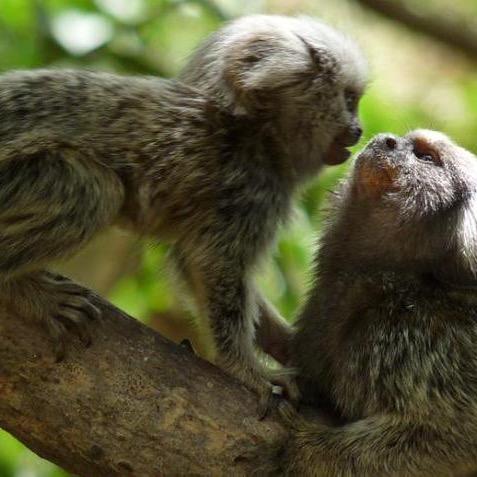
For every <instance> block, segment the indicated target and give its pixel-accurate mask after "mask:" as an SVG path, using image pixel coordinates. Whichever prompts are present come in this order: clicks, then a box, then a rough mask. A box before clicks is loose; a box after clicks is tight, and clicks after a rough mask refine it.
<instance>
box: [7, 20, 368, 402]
mask: <svg viewBox="0 0 477 477" xmlns="http://www.w3.org/2000/svg"><path fill="white" fill-rule="evenodd" d="M232 40H233V41H232ZM341 43H343V46H340V45H341ZM345 45H346V47H345ZM349 45H352V43H350V42H349V41H348V40H345V39H344V38H342V36H341V35H340V34H338V33H337V32H334V31H333V30H331V29H330V28H328V27H325V26H324V25H322V24H321V23H316V22H313V21H312V20H309V19H305V20H298V19H286V18H281V17H277V18H275V17H252V18H249V19H241V20H238V21H237V22H233V23H232V24H230V25H228V26H226V27H225V28H224V29H222V30H221V31H219V32H218V33H216V34H215V35H213V36H212V38H211V39H210V40H208V41H206V43H205V45H204V46H203V47H201V48H200V49H199V51H198V52H197V54H196V55H195V56H194V57H193V58H192V59H191V63H190V65H189V66H188V67H187V68H186V70H185V72H184V74H183V75H182V79H183V80H184V81H186V82H188V83H191V84H193V85H195V86H197V87H198V89H199V90H200V91H198V90H197V89H194V88H192V87H190V86H187V85H185V84H182V83H179V82H176V81H166V80H159V79H155V78H136V77H121V76H116V75H111V74H103V73H91V72H85V71H54V70H51V71H45V70H44V71H31V72H13V73H7V74H4V75H2V76H0V224H1V229H0V230H1V233H0V244H1V246H2V251H3V252H2V256H1V257H0V278H1V279H2V281H3V283H4V284H3V285H2V290H3V291H4V293H3V295H4V296H5V298H6V299H7V301H8V303H10V305H11V306H12V307H16V309H18V311H19V312H21V314H24V315H28V316H34V317H36V318H41V319H42V320H43V321H44V322H45V323H47V324H48V326H49V329H50V332H52V335H53V336H54V337H55V338H56V339H57V341H58V342H60V343H61V342H62V341H63V336H64V332H65V328H64V325H65V323H66V324H67V325H68V326H69V325H72V324H73V325H74V326H77V327H79V328H80V329H83V323H84V322H85V316H88V315H91V314H94V310H92V309H91V306H90V305H89V304H88V301H87V297H86V298H85V297H82V298H81V299H80V298H79V297H78V291H77V290H74V289H73V290H71V286H70V285H68V286H66V285H65V284H64V283H63V281H62V280H61V279H59V281H58V280H56V278H54V277H52V276H51V275H50V274H48V273H46V272H43V271H42V270H43V269H44V267H45V266H47V264H48V263H49V262H50V261H51V260H54V259H56V258H59V257H63V256H65V255H68V254H70V253H72V252H74V251H75V250H77V249H78V248H79V247H81V246H82V245H83V244H84V243H86V242H87V241H88V240H89V239H90V238H91V237H92V236H93V235H94V234H95V233H97V232H98V231H99V230H101V229H102V228H104V227H106V226H108V225H109V224H112V223H120V224H122V225H124V226H127V227H130V228H132V229H134V230H137V231H138V232H139V233H141V234H143V235H148V236H152V237H156V238H158V239H160V240H165V241H167V242H169V243H170V244H171V245H172V247H173V256H174V258H175V261H176V263H177V268H178V269H179V270H180V272H181V274H182V276H183V277H184V280H185V282H186V284H187V286H188V288H189V289H190V290H191V291H192V293H193V295H194V297H195V299H196V303H197V305H198V309H199V311H200V314H201V316H202V317H203V318H204V321H205V323H206V324H207V325H208V326H209V327H210V328H211V330H212V333H213V336H214V340H215V344H216V351H217V357H216V362H217V363H218V364H219V365H220V366H222V367H223V368H224V369H225V370H227V371H228V372H229V373H231V374H233V375H234V376H236V377H238V378H239V379H241V380H242V381H243V382H244V383H245V384H247V385H248V386H249V387H250V388H252V389H254V390H256V391H257V392H258V393H259V394H260V395H261V396H262V397H264V398H266V397H267V396H268V395H269V394H270V392H271V385H270V382H269V380H270V373H269V372H268V371H267V370H266V369H264V368H263V367H262V366H261V364H260V363H259V361H258V359H257V358H256V357H255V354H254V349H253V341H254V321H255V318H256V315H257V314H258V313H260V314H261V315H262V316H265V317H268V318H269V322H270V323H274V324H277V323H279V325H277V326H276V328H277V329H279V328H280V326H281V327H282V328H283V329H285V327H284V325H283V322H280V319H279V316H278V315H277V314H276V312H275V311H274V310H273V308H271V307H270V306H269V305H268V304H267V303H266V301H265V300H264V299H263V298H262V297H261V295H260V293H259V292H258V291H257V290H256V289H255V286H254V285H253V281H252V271H253V266H254V265H255V264H256V263H257V260H258V259H259V258H260V257H261V256H262V255H263V254H264V252H265V251H266V250H267V249H268V248H269V245H270V244H271V243H272V242H273V238H274V236H275V232H276V229H277V227H278V226H279V224H280V223H282V222H283V221H285V219H286V217H287V215H288V212H289V209H290V204H291V200H292V196H293V194H294V192H295V190H296V189H297V187H298V186H299V185H300V184H301V183H303V181H304V180H305V179H308V178H309V177H311V176H312V175H314V174H315V173H316V172H318V171H319V169H320V168H321V166H322V164H323V163H326V162H330V163H333V162H339V161H342V160H345V159H346V158H347V156H348V151H347V150H346V147H347V146H349V145H351V144H353V143H355V142H356V141H357V140H358V139H359V136H360V129H359V123H358V120H357V104H358V100H359V96H360V95H361V93H362V89H363V87H364V78H363V75H364V73H363V68H364V67H363V63H364V62H363V60H362V57H361V55H360V54H359V53H358V51H357V50H356V49H355V47H354V46H353V47H352V48H351V46H349ZM348 47H349V48H348ZM211 68H212V69H213V70H214V74H213V75H212V76H207V75H206V73H207V74H209V73H210V72H211ZM68 290H70V293H69V292H68ZM280 323H281V324H280Z"/></svg>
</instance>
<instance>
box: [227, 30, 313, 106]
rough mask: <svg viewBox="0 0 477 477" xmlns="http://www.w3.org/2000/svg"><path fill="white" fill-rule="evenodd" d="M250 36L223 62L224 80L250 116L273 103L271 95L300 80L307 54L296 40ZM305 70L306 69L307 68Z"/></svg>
mask: <svg viewBox="0 0 477 477" xmlns="http://www.w3.org/2000/svg"><path fill="white" fill-rule="evenodd" d="M292 38H293V39H294V41H290V39H288V38H282V37H273V35H271V34H267V35H265V34H263V33H260V34H258V33H255V34H254V33H250V34H247V35H245V36H244V37H243V38H240V39H238V40H237V41H236V43H235V44H234V46H233V48H231V50H230V51H229V53H228V55H227V56H226V58H225V67H224V79H225V81H226V83H227V84H228V85H229V87H230V89H231V90H232V93H233V95H234V98H235V100H236V102H237V103H238V104H239V105H240V106H241V107H242V108H244V109H245V111H248V112H251V111H253V110H254V109H257V108H258V109H259V108H261V107H263V106H264V105H265V103H266V102H267V101H272V100H273V97H274V95H273V92H274V91H278V90H279V89H280V88H283V87H285V86H287V85H289V84H292V83H293V82H295V83H296V82H299V81H300V80H302V79H301V78H300V74H303V73H304V72H306V71H307V69H309V65H310V53H309V52H308V50H307V49H306V47H305V45H304V44H303V42H302V41H301V40H300V39H299V38H298V37H296V36H293V37H292ZM307 66H308V68H307Z"/></svg>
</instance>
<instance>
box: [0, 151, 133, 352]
mask: <svg viewBox="0 0 477 477" xmlns="http://www.w3.org/2000/svg"><path fill="white" fill-rule="evenodd" d="M123 195H124V191H123V187H122V185H121V183H120V181H119V178H118V177H117V176H116V175H115V173H114V172H112V171H111V170H109V169H107V168H106V167H105V166H102V165H100V164H97V163H96V162H94V160H92V159H91V158H88V159H87V164H86V160H85V159H84V158H83V157H81V156H80V155H79V154H77V153H76V152H75V151H73V150H71V149H67V150H66V149H65V150H58V151H39V152H38V153H37V154H34V155H30V156H27V157H14V158H12V159H7V160H4V161H1V160H0V248H1V250H2V254H1V256H0V301H1V302H3V304H4V305H5V306H7V307H8V309H9V310H10V311H11V312H13V313H16V314H18V315H19V316H21V317H25V318H29V319H35V320H39V321H41V323H42V324H43V326H45V328H46V329H47V331H48V333H49V335H50V337H51V338H52V339H53V341H54V343H55V344H54V346H55V351H56V355H57V358H58V359H61V358H62V357H63V355H64V348H65V338H66V332H67V330H68V329H74V330H76V331H77V332H78V334H79V335H80V337H81V338H82V340H83V341H84V342H85V343H88V342H89V340H90V338H89V334H88V332H87V326H86V323H87V322H88V321H89V320H90V318H94V317H97V316H98V314H99V311H98V310H97V308H96V307H95V306H94V305H93V304H91V303H90V297H89V296H88V295H87V292H85V290H84V289H83V288H82V287H80V286H78V285H76V284H74V283H73V282H71V281H69V280H68V279H66V278H63V277H61V276H59V275H55V274H53V273H50V272H47V271H45V270H44V267H45V266H46V265H47V264H48V263H49V262H51V261H53V260H55V259H59V258H61V257H65V256H68V255H70V254H71V253H73V252H74V251H76V250H77V249H79V248H80V247H81V246H82V245H84V244H85V243H86V242H88V241H89V239H91V238H92V236H93V235H94V234H95V233H96V232H97V231H98V230H99V229H101V228H104V227H105V226H107V225H109V224H110V223H111V222H112V221H113V220H114V219H115V218H116V216H117V214H118V212H119V209H120V207H121V205H122V202H123Z"/></svg>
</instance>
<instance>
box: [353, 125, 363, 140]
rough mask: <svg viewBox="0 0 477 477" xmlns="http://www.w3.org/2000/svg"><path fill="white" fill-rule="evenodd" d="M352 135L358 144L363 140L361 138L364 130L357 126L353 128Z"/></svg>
mask: <svg viewBox="0 0 477 477" xmlns="http://www.w3.org/2000/svg"><path fill="white" fill-rule="evenodd" d="M351 135H352V136H353V140H354V142H355V144H356V143H357V142H358V141H359V140H360V139H361V136H362V135H363V129H362V128H361V126H355V127H354V128H352V129H351Z"/></svg>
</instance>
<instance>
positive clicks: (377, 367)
mask: <svg viewBox="0 0 477 477" xmlns="http://www.w3.org/2000/svg"><path fill="white" fill-rule="evenodd" d="M389 139H390V141H389ZM387 141H388V142H387ZM393 141H394V142H393ZM389 145H390V146H392V147H390V146H389ZM416 154H417V155H418V156H420V157H416ZM476 199H477V161H476V158H475V157H474V156H473V155H472V154H471V153H470V152H468V151H466V150H464V149H462V148H460V147H458V146H457V145H456V144H454V143H453V142H452V141H451V140H449V139H448V138H447V137H446V136H444V135H443V134H440V133H436V132H433V131H425V130H419V131H414V132H412V133H410V134H408V135H407V136H405V137H402V138H398V137H394V136H391V135H379V136H377V137H376V138H375V139H373V140H372V141H371V143H370V144H369V145H368V146H367V147H366V148H365V149H364V150H363V152H361V154H360V155H359V157H358V158H357V161H356V164H355V166H354V169H353V171H352V173H351V175H350V177H349V178H348V179H347V180H346V181H345V182H344V183H343V184H342V186H341V187H340V188H339V190H338V191H337V192H336V193H335V194H334V196H333V199H332V205H331V209H330V211H329V223H328V226H327V228H326V231H325V233H324V235H323V237H322V239H321V243H320V248H319V252H318V256H317V259H316V268H315V274H314V276H315V284H314V286H313V289H312V291H311V294H310V297H309V300H308V303H307V305H306V306H305V308H304V310H303V312H302V313H301V316H300V317H299V320H298V323H297V334H296V337H295V339H294V346H293V360H294V363H295V365H296V366H297V368H298V372H299V375H300V380H301V388H302V391H303V394H304V396H305V398H307V400H309V401H313V402H315V403H319V404H321V405H322V406H324V405H327V406H328V408H329V409H330V410H331V411H332V412H334V413H336V415H337V417H338V418H339V419H341V421H342V425H341V426H340V427H335V428H334V427H327V426H325V425H322V424H318V423H313V422H305V421H303V420H301V419H294V418H293V417H291V416H290V415H288V419H291V420H290V425H291V426H292V428H293V429H294V430H293V432H292V436H291V439H290V442H289V443H288V445H287V447H286V450H285V457H284V458H283V461H282V462H284V466H285V469H286V470H285V471H284V472H285V473H286V474H287V475H300V476H340V477H341V476H343V477H344V476H357V475H359V476H361V475H362V476H388V475H389V476H428V475H433V476H448V475H464V473H465V472H466V471H468V470H470V469H472V468H474V469H475V468H477V350H476V346H475V344H476V343H477V306H476V305H477V301H476V300H475V298H476V294H475V293H476V292H475V289H476V288H475V285H476V284H477V281H476V280H477V276H476V273H475V271H476V270H477V268H476V265H477V261H476V260H477V258H476V257H477V255H476V253H475V244H476V239H477V221H476V220H475V210H476V209H475V205H476Z"/></svg>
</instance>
